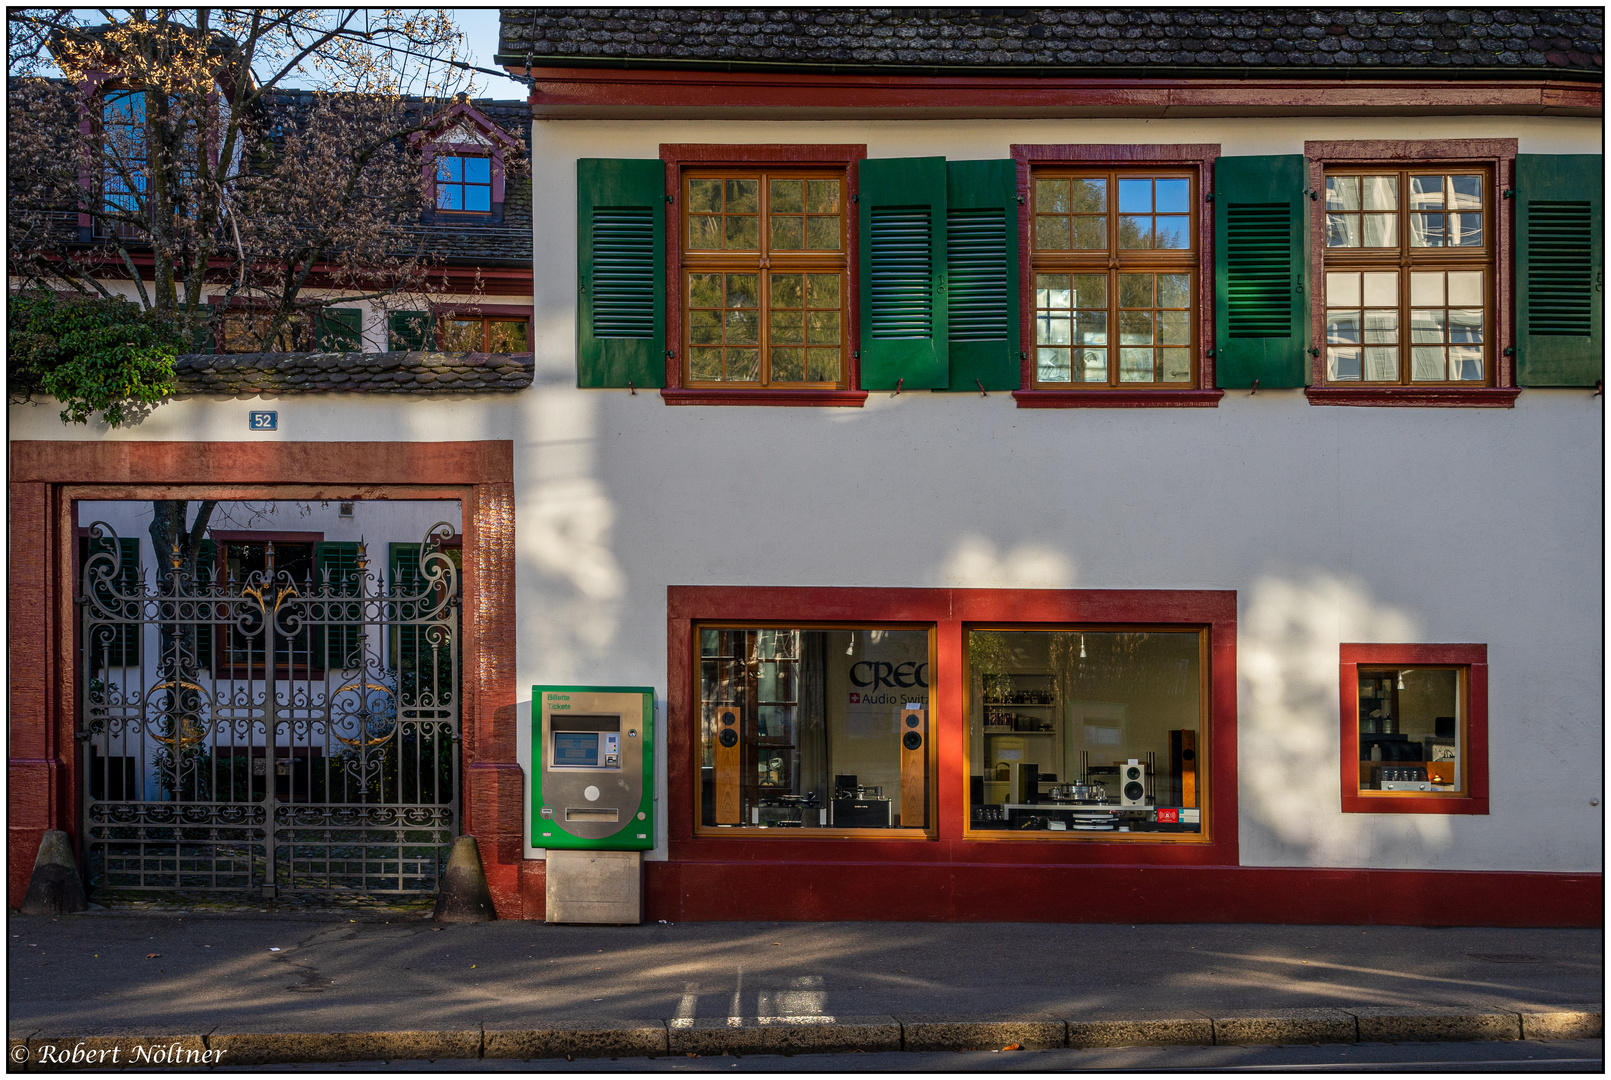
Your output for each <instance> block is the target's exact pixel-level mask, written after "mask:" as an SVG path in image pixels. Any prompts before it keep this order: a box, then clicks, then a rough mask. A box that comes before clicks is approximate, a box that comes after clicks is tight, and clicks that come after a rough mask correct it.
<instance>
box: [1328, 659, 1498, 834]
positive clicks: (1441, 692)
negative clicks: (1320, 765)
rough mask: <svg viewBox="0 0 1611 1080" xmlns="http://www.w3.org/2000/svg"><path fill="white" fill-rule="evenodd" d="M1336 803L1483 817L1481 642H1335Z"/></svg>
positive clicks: (1354, 809)
mask: <svg viewBox="0 0 1611 1080" xmlns="http://www.w3.org/2000/svg"><path fill="white" fill-rule="evenodd" d="M1341 660H1342V683H1341V699H1342V802H1343V810H1344V812H1350V813H1424V814H1486V813H1487V812H1488V716H1487V709H1488V681H1487V671H1488V665H1487V647H1486V646H1484V645H1353V644H1349V645H1343V646H1342V649H1341Z"/></svg>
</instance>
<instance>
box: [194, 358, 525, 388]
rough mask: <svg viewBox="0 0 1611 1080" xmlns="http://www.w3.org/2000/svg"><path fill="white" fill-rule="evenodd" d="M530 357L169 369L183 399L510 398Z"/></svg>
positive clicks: (215, 362) (240, 363) (230, 361)
mask: <svg viewBox="0 0 1611 1080" xmlns="http://www.w3.org/2000/svg"><path fill="white" fill-rule="evenodd" d="M535 370H536V368H535V363H534V360H533V355H532V354H531V353H444V352H383V353H374V352H369V353H356V352H352V353H229V354H222V355H214V354H212V353H188V354H186V355H184V356H181V357H179V358H178V360H177V361H176V362H175V363H174V381H175V383H176V385H177V386H178V392H179V395H180V396H181V397H183V396H190V395H198V394H199V395H212V396H218V395H224V396H230V397H250V396H252V395H255V394H299V393H318V392H321V391H331V392H345V393H360V394H361V393H369V394H432V395H441V394H471V393H488V392H493V393H498V392H502V393H508V392H511V391H515V390H524V389H525V388H526V387H528V386H530V385H531V380H532V374H533V372H534V371H535Z"/></svg>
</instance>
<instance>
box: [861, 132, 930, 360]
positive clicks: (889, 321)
mask: <svg viewBox="0 0 1611 1080" xmlns="http://www.w3.org/2000/svg"><path fill="white" fill-rule="evenodd" d="M858 177H859V184H858V187H859V192H858V196H859V202H860V208H861V213H860V215H859V217H860V229H859V234H858V235H859V237H860V247H861V257H860V260H859V262H860V268H859V269H860V277H861V286H860V295H861V387H862V389H863V390H893V389H895V388H896V387H897V386H899V387H901V388H903V389H906V390H927V389H941V388H944V387H945V386H947V385H949V383H950V367H949V364H948V362H947V354H946V343H947V337H948V334H947V325H948V315H949V311H948V310H947V306H948V305H947V303H946V282H945V279H946V262H945V189H946V169H945V159H944V158H937V157H934V158H880V159H876V160H870V161H863V162H862V163H861V164H860V165H859V166H858Z"/></svg>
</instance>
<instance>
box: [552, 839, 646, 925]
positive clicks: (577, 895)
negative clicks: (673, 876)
mask: <svg viewBox="0 0 1611 1080" xmlns="http://www.w3.org/2000/svg"><path fill="white" fill-rule="evenodd" d="M544 876H545V877H546V878H547V883H548V884H547V890H548V893H547V901H548V903H547V907H548V921H549V922H551V923H613V924H616V925H628V924H633V925H635V924H637V923H640V922H642V921H643V852H641V851H561V850H554V849H550V850H549V852H548V866H547V870H546V873H545V875H544Z"/></svg>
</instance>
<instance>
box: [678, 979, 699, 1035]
mask: <svg viewBox="0 0 1611 1080" xmlns="http://www.w3.org/2000/svg"><path fill="white" fill-rule="evenodd" d="M698 1008H699V984H698V983H696V982H691V983H683V984H682V1000H681V1001H679V1002H677V1015H676V1016H674V1017H672V1018H671V1026H672V1027H675V1028H691V1027H693V1026H694V1012H695V1011H696V1010H697V1009H698Z"/></svg>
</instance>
